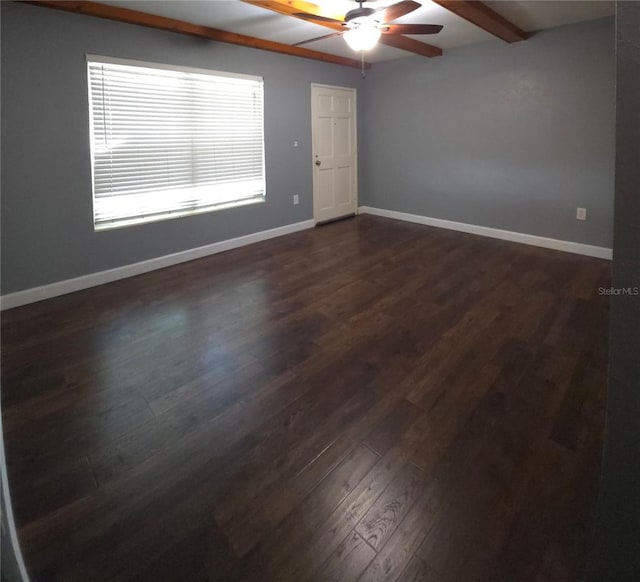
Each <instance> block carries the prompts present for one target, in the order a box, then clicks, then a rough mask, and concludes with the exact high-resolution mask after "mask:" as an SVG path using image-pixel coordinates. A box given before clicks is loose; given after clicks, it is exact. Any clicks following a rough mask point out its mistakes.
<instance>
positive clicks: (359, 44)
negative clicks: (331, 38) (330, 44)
mask: <svg viewBox="0 0 640 582" xmlns="http://www.w3.org/2000/svg"><path fill="white" fill-rule="evenodd" d="M343 36H344V40H345V41H347V44H348V45H349V46H350V47H351V48H352V49H353V50H354V51H368V50H370V49H372V48H373V47H374V46H376V43H377V42H378V39H379V38H380V28H378V26H377V24H376V23H375V22H363V23H362V24H358V25H356V26H354V27H353V28H351V29H349V30H348V31H347V32H345V33H344V35H343Z"/></svg>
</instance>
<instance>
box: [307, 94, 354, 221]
mask: <svg viewBox="0 0 640 582" xmlns="http://www.w3.org/2000/svg"><path fill="white" fill-rule="evenodd" d="M311 116H312V119H311V130H312V138H313V218H314V220H315V221H316V223H318V222H324V221H325V220H333V219H335V218H340V217H342V216H348V215H349V214H355V212H356V207H357V203H358V196H357V191H358V183H357V180H358V177H357V168H358V162H357V134H356V90H355V89H349V88H344V87H330V86H326V85H315V84H313V85H311Z"/></svg>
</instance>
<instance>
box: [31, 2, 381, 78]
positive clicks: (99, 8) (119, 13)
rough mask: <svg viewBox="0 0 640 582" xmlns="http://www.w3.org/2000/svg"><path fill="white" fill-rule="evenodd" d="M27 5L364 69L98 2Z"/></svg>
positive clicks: (320, 54) (328, 57)
mask: <svg viewBox="0 0 640 582" xmlns="http://www.w3.org/2000/svg"><path fill="white" fill-rule="evenodd" d="M24 3H25V4H33V5H35V6H43V7H46V8H54V9H57V10H65V11H67V12H75V13H78V14H85V15H87V16H96V17H98V18H105V19H107V20H115V21H117V22H126V23H128V24H137V25H139V26H146V27H148V28H156V29H159V30H166V31H169V32H177V33H179V34H186V35H189V36H196V37H199V38H204V39H207V40H213V41H216V42H224V43H227V44H235V45H239V46H245V47H250V48H254V49H258V50H263V51H270V52H274V53H280V54H284V55H290V56H294V57H302V58H305V59H312V60H315V61H322V62H325V63H332V64H334V65H343V66H346V67H355V68H357V69H359V68H360V67H361V66H362V63H361V62H360V61H359V60H357V59H349V58H346V57H340V56H336V55H330V54H328V53H323V52H320V51H314V50H311V49H307V48H303V47H297V46H291V45H288V44H283V43H279V42H273V41H270V40H264V39H261V38H256V37H253V36H246V35H244V34H236V33H234V32H227V31H226V30H219V29H217V28H211V27H209V26H200V25H197V24H191V23H190V22H185V21H183V20H175V19H173V18H165V17H164V16H157V15H155V14H148V13H147V12H140V11H138V10H131V9H129V8H118V7H116V6H108V5H106V4H98V3H97V2H89V1H81V0H64V1H60V0H25V1H24ZM370 66H371V65H370V64H368V63H365V67H366V68H369V67H370Z"/></svg>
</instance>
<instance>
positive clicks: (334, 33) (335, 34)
mask: <svg viewBox="0 0 640 582" xmlns="http://www.w3.org/2000/svg"><path fill="white" fill-rule="evenodd" d="M345 32H347V31H346V30H345V31H343V32H332V33H331V34H325V35H324V36H316V37H315V38H310V39H309V40H303V41H302V42H297V43H296V44H293V45H291V46H301V45H303V44H307V43H309V42H315V41H316V40H324V39H325V38H331V37H332V36H340V35H342V34H344V33H345Z"/></svg>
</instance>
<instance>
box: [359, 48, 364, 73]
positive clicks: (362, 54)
mask: <svg viewBox="0 0 640 582" xmlns="http://www.w3.org/2000/svg"><path fill="white" fill-rule="evenodd" d="M360 59H361V62H362V69H361V72H362V78H363V79H364V51H360Z"/></svg>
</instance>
